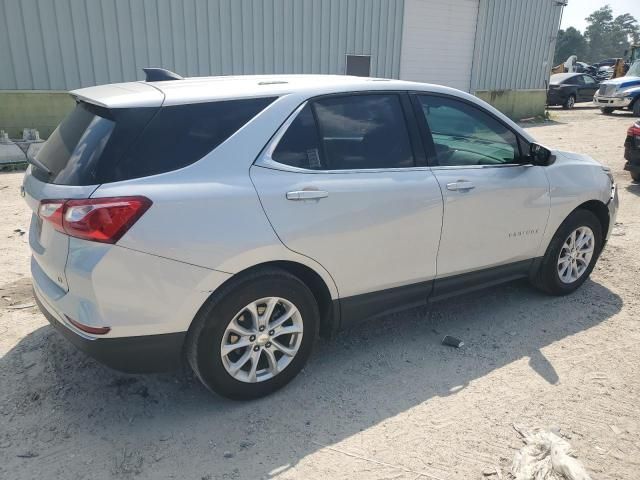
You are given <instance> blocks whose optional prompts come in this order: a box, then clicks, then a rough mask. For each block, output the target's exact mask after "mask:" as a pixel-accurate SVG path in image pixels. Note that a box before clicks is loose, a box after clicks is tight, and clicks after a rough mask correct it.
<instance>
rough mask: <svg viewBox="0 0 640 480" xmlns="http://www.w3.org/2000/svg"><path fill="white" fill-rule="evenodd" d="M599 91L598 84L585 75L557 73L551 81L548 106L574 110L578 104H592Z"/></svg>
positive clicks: (548, 91)
mask: <svg viewBox="0 0 640 480" xmlns="http://www.w3.org/2000/svg"><path fill="white" fill-rule="evenodd" d="M597 90H598V82H596V80H595V79H593V77H591V76H590V75H587V74H584V73H556V74H554V75H551V78H550V79H549V89H548V90H547V105H562V108H573V107H574V105H575V104H576V103H577V102H590V101H592V100H593V95H594V94H595V93H596V91H597Z"/></svg>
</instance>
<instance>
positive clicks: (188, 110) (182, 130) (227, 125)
mask: <svg viewBox="0 0 640 480" xmlns="http://www.w3.org/2000/svg"><path fill="white" fill-rule="evenodd" d="M273 100H274V98H257V99H247V100H228V101H224V102H213V103H196V104H188V105H176V106H171V107H162V108H161V109H160V111H159V112H158V114H157V115H156V116H155V117H154V118H153V120H151V122H150V123H149V125H147V127H146V128H145V129H144V131H143V132H142V135H141V136H140V138H139V139H138V140H137V141H136V142H135V144H134V145H133V146H132V148H131V149H130V150H129V152H128V154H127V155H125V157H124V158H123V159H122V161H121V162H119V163H118V164H117V166H116V168H115V169H114V170H113V174H114V177H113V178H112V179H111V180H112V181H116V180H124V179H129V178H138V177H146V176H149V175H155V174H158V173H164V172H169V171H172V170H177V169H178V168H182V167H186V166H187V165H190V164H192V163H194V162H196V161H197V160H200V159H201V158H202V157H204V156H205V155H206V154H207V153H209V152H211V151H212V150H213V149H215V148H216V147H217V146H218V145H220V144H221V143H222V142H224V141H225V140H227V139H228V138H229V137H230V136H231V135H233V134H234V133H235V132H237V131H238V130H239V129H240V128H242V127H243V126H244V125H245V124H246V123H247V122H248V121H249V120H251V119H252V118H253V117H255V116H256V115H257V114H258V113H260V112H261V111H262V110H263V109H264V108H266V107H267V106H268V105H269V104H270V103H271V102H273ZM107 181H109V180H107Z"/></svg>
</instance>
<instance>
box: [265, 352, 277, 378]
mask: <svg viewBox="0 0 640 480" xmlns="http://www.w3.org/2000/svg"><path fill="white" fill-rule="evenodd" d="M264 354H265V356H266V357H267V362H268V364H269V372H271V374H272V375H273V376H274V377H275V376H276V375H277V374H278V373H279V367H278V360H277V359H276V356H275V354H274V353H273V350H270V349H268V348H267V349H265V350H264Z"/></svg>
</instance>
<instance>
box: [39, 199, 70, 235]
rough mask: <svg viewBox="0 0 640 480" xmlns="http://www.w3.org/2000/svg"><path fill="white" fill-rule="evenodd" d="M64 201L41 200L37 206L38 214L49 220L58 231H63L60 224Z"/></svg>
mask: <svg viewBox="0 0 640 480" xmlns="http://www.w3.org/2000/svg"><path fill="white" fill-rule="evenodd" d="M64 202H65V201H64V200H42V201H41V202H40V206H39V207H38V216H39V217H40V218H41V219H42V220H46V221H48V222H50V223H51V225H52V226H53V228H55V229H56V230H58V231H60V232H64V227H63V226H62V215H63V210H64Z"/></svg>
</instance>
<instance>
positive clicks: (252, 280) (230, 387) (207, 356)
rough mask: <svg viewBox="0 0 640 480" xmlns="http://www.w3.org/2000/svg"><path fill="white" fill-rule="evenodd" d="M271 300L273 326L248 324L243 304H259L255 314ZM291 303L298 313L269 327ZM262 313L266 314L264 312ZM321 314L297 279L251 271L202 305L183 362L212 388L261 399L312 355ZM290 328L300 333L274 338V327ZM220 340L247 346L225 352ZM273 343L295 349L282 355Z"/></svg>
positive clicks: (277, 272)
mask: <svg viewBox="0 0 640 480" xmlns="http://www.w3.org/2000/svg"><path fill="white" fill-rule="evenodd" d="M272 298H273V299H277V300H278V301H277V302H275V301H274V304H275V308H274V309H273V314H272V316H271V317H270V318H271V321H270V322H269V324H270V325H271V326H272V328H274V329H275V330H270V329H269V328H265V330H264V331H262V330H260V331H258V330H257V328H256V327H255V326H250V325H255V320H252V321H251V322H249V321H248V320H249V319H254V318H255V317H254V316H253V314H251V311H250V310H249V309H247V307H250V306H251V305H252V304H254V305H255V304H257V305H258V307H257V311H258V313H259V312H260V311H261V309H262V308H265V310H266V305H267V301H268V300H269V299H272ZM263 301H264V303H259V302H263ZM254 302H256V303H254ZM287 302H288V303H287ZM291 306H294V307H295V309H296V311H297V312H298V313H297V314H295V313H294V314H293V315H292V316H291V317H290V319H289V320H287V321H286V322H284V324H283V325H282V326H280V327H273V326H274V325H276V322H277V320H278V318H280V316H281V315H283V314H284V313H289V312H293V310H292V309H291V308H290V307H291ZM262 312H263V313H264V315H266V313H265V311H264V310H262ZM278 313H280V315H278ZM264 315H258V318H259V319H264V318H265V317H264ZM276 315H278V316H276ZM319 318H320V314H319V312H318V305H317V303H316V300H315V297H314V296H313V294H312V293H311V291H310V290H309V288H308V287H307V286H306V285H305V284H304V283H303V282H302V281H301V280H300V279H298V278H297V277H295V276H293V275H291V274H289V273H288V272H286V271H284V270H280V269H277V268H269V269H264V270H259V271H255V272H253V273H250V274H248V275H246V276H243V277H240V278H238V279H237V280H232V281H231V282H230V283H229V284H228V285H225V286H223V287H222V289H220V291H218V292H215V293H214V294H213V295H212V297H211V298H209V300H208V301H207V302H206V303H205V304H204V305H203V307H202V308H201V309H200V311H199V312H198V314H197V315H196V317H195V319H194V321H193V324H192V326H191V328H190V330H189V333H188V335H187V340H186V347H185V348H186V356H187V360H188V362H189V364H190V365H191V368H192V369H193V371H194V372H195V374H196V376H197V377H198V378H199V379H200V381H201V382H202V383H203V384H204V386H205V387H207V388H208V389H209V390H211V391H212V392H215V393H217V394H219V395H222V396H224V397H227V398H230V399H233V400H249V399H252V398H259V397H263V396H265V395H268V394H270V393H272V392H274V391H276V390H278V389H279V388H282V387H283V386H285V385H286V384H287V383H289V382H290V381H291V380H292V379H293V378H294V377H295V376H296V375H297V374H298V373H299V372H300V370H302V368H303V367H304V365H305V363H306V362H307V360H308V358H309V355H310V354H311V349H312V347H313V342H314V339H315V337H316V333H317V330H318V325H319ZM258 321H260V320H258ZM232 323H234V325H233V326H231V324H232ZM228 327H229V328H233V329H237V328H238V327H242V328H243V329H244V331H245V332H248V331H252V332H253V333H255V335H252V336H251V337H250V336H248V335H244V336H242V335H239V334H236V333H233V332H230V331H229V330H228ZM291 327H293V330H300V331H301V333H299V334H298V333H292V334H286V335H282V334H281V336H278V333H277V331H276V330H278V331H281V329H284V328H289V330H288V331H291V330H292V328H291ZM234 331H235V330H234ZM238 331H239V330H238ZM274 332H275V333H274ZM272 333H273V335H274V336H273V337H271V335H270V334H272ZM223 340H224V341H225V344H228V345H230V346H231V347H233V345H234V343H235V342H237V343H239V342H243V343H247V342H248V346H246V347H239V348H235V349H230V350H231V351H230V352H229V351H228V352H227V354H226V355H225V354H224V353H223V343H222V342H223ZM272 340H273V343H271V341H272ZM265 342H266V343H265ZM276 345H279V347H280V348H287V349H290V350H291V351H294V350H295V354H293V355H285V354H284V353H283V352H282V351H281V350H279V349H278V347H276ZM289 347H291V348H289ZM256 348H258V349H259V350H255V349H256ZM256 352H257V353H256ZM247 355H248V357H247ZM254 358H257V359H258V360H257V362H256V367H255V369H256V370H257V372H254V373H253V375H252V372H253V368H252V367H253V365H254ZM243 359H244V363H243V364H242V365H241V366H240V368H239V369H238V371H237V372H235V376H234V374H232V373H231V370H230V369H233V367H234V363H237V364H239V363H241V362H243ZM273 362H275V364H274V363H273ZM273 365H278V367H279V371H277V370H275V369H272V366H273ZM273 372H276V373H275V374H274V373H273ZM261 377H262V378H261Z"/></svg>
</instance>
